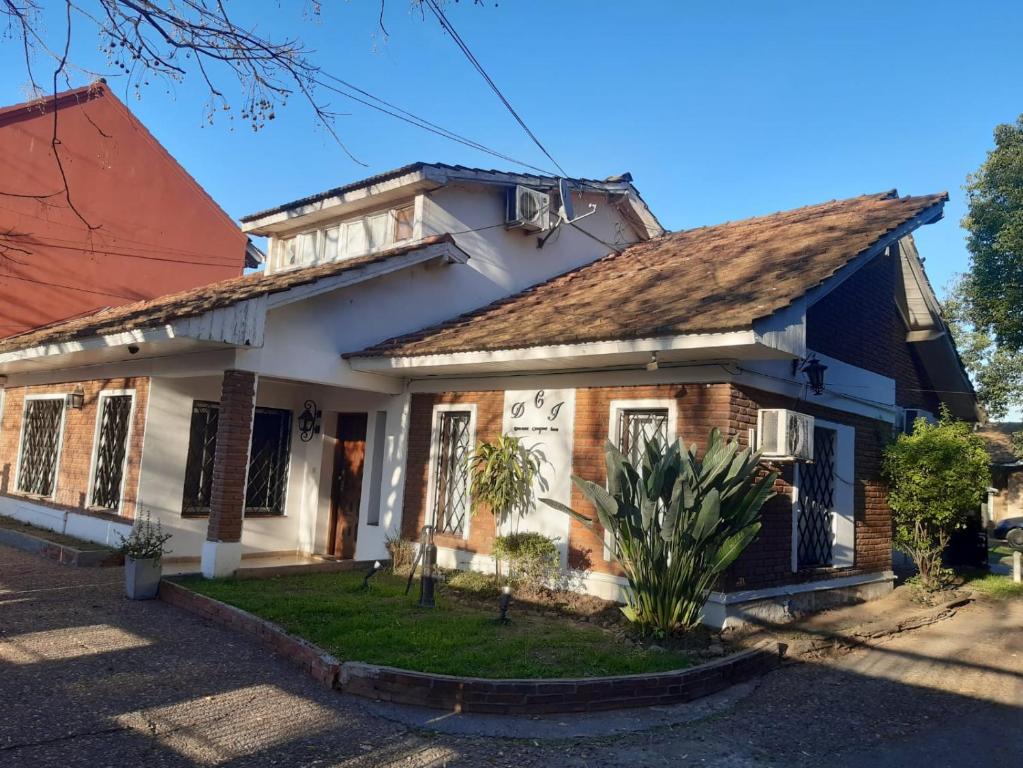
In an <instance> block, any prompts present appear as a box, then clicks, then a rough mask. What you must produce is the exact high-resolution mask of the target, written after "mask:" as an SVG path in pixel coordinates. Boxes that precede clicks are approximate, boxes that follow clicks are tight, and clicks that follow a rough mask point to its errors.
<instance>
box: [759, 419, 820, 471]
mask: <svg viewBox="0 0 1023 768" xmlns="http://www.w3.org/2000/svg"><path fill="white" fill-rule="evenodd" d="M757 448H758V449H759V450H760V452H761V454H762V455H763V457H764V458H765V459H776V460H785V461H812V460H813V416H808V415H807V414H805V413H799V412H798V411H790V410H788V409H786V408H762V409H760V410H759V411H757Z"/></svg>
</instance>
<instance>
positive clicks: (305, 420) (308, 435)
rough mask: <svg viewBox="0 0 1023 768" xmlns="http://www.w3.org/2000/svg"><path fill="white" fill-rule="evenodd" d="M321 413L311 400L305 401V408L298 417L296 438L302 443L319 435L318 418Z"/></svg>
mask: <svg viewBox="0 0 1023 768" xmlns="http://www.w3.org/2000/svg"><path fill="white" fill-rule="evenodd" d="M321 416H323V411H321V410H319V409H318V408H317V407H316V403H315V402H314V401H313V400H306V401H305V408H304V409H303V410H302V413H300V414H299V415H298V436H299V439H301V441H302V442H303V443H308V442H309V441H310V440H312V439H313V435H318V434H320V417H321Z"/></svg>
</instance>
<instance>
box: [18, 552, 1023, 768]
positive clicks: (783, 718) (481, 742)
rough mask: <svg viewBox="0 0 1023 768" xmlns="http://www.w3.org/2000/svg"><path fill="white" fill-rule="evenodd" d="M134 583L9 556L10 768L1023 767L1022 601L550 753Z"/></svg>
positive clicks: (547, 743)
mask: <svg viewBox="0 0 1023 768" xmlns="http://www.w3.org/2000/svg"><path fill="white" fill-rule="evenodd" d="M120 578H121V572H120V570H119V569H74V568H67V567H62V566H59V565H56V564H55V563H52V562H50V561H47V560H44V559H42V558H38V557H35V556H32V555H28V554H26V553H23V552H19V551H16V550H12V549H9V548H6V547H3V546H0V704H2V712H3V716H2V717H0V765H2V766H4V767H5V768H7V767H8V766H10V767H12V768H17V767H20V766H33V767H35V766H39V767H44V766H78V765H82V766H86V765H87V766H118V767H121V766H133V765H143V764H144V765H146V766H147V767H148V766H152V767H154V768H155V767H157V766H212V765H217V766H271V765H281V766H306V765H308V766H338V767H340V766H345V767H346V768H363V767H366V768H368V767H369V766H394V767H396V768H397V767H398V766H401V767H402V768H405V767H407V768H425V767H426V766H437V767H438V768H439V767H440V766H515V767H516V768H529V767H530V766H548V765H554V764H557V765H560V766H567V767H570V768H575V767H585V766H604V765H620V766H668V765H671V766H687V765H717V766H744V767H745V766H816V765H820V764H822V763H824V762H826V763H827V764H828V765H829V766H880V767H882V768H883V767H884V766H896V765H898V766H906V765H927V766H928V768H940V767H941V766H962V765H964V764H980V765H993V766H1001V765H1018V764H1020V763H1019V754H1020V753H1021V752H1023V710H1021V708H1020V707H1021V703H1023V673H1021V670H1023V664H1021V662H1023V600H1017V601H1014V602H1009V603H983V602H982V603H977V604H974V605H971V606H969V607H967V608H966V609H963V610H962V611H960V612H959V613H957V614H956V615H955V616H954V617H952V618H951V619H948V620H946V621H944V622H941V623H939V624H935V625H933V626H930V627H927V628H924V629H921V630H918V631H916V632H913V633H909V634H907V635H903V636H900V637H898V638H896V639H894V640H892V641H891V642H889V643H887V644H885V645H884V646H882V647H880V648H874V649H870V650H861V651H857V652H855V653H851V654H848V655H846V656H842V657H838V658H835V659H830V660H822V661H821V662H819V663H805V664H796V665H791V666H787V667H785V668H783V669H781V670H779V671H777V672H774V673H772V674H770V675H768V676H767V677H765V678H763V680H762V681H761V682H760V683H759V685H758V686H757V687H756V688H755V690H753V691H752V692H748V693H747V695H745V696H743V697H739V696H736V697H735V699H734V700H733V701H732V702H730V703H729V705H728V706H727V707H725V708H723V709H722V708H716V709H714V710H713V712H714V714H711V715H710V716H709V717H707V718H706V719H703V720H700V721H696V722H685V723H679V724H676V725H664V717H663V713H651V714H650V716H649V718H644V717H643V716H638V717H636V718H635V721H636V725H637V728H642V727H644V726H648V727H649V728H650V729H649V730H645V731H641V732H637V733H631V734H625V735H616V736H614V737H609V738H593V737H588V738H578V739H572V740H543V741H541V740H539V739H537V740H533V739H529V738H527V739H521V738H520V739H514V740H508V739H499V738H495V737H493V736H488V737H475V738H470V737H459V736H451V735H437V734H432V733H428V732H425V731H421V730H416V729H412V728H409V727H408V726H405V725H400V724H397V723H395V722H393V721H392V720H390V719H387V718H384V717H380V716H378V715H375V714H371V713H370V711H369V707H367V706H366V704H365V703H364V702H362V701H360V700H358V699H353V698H348V697H344V696H341V695H339V694H337V693H335V692H332V691H328V690H324V689H322V688H320V687H318V686H316V685H315V684H314V683H313V682H312V681H311V680H309V679H308V678H306V677H305V676H304V675H302V674H301V673H299V672H297V671H296V670H295V669H294V668H292V667H291V666H289V665H288V664H286V663H285V662H282V661H278V660H276V659H274V658H273V657H272V656H270V655H269V654H268V652H266V651H265V650H264V649H262V648H261V647H260V646H258V645H256V644H254V643H252V642H250V641H248V640H246V639H244V638H240V637H235V636H233V635H232V634H230V633H228V632H226V631H224V630H222V629H220V628H218V627H214V626H210V625H208V624H205V623H204V622H202V621H201V620H199V619H197V618H196V617H193V616H191V615H189V614H185V613H182V612H180V611H178V610H176V609H174V608H171V607H169V606H167V605H164V604H162V603H159V602H148V603H132V602H129V601H127V600H125V599H123V598H122V596H121V584H120ZM377 711H379V710H377ZM517 730H518V732H520V733H521V732H522V730H521V728H519V729H517Z"/></svg>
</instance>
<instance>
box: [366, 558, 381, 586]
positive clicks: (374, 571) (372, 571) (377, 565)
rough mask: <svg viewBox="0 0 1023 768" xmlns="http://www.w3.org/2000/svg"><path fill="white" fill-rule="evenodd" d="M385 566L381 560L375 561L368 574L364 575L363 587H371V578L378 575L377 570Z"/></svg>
mask: <svg viewBox="0 0 1023 768" xmlns="http://www.w3.org/2000/svg"><path fill="white" fill-rule="evenodd" d="M383 567H384V566H383V564H382V563H381V562H380V561H379V560H374V561H373V567H372V568H370V569H369V570H368V571H366V575H365V576H363V577H362V588H363V589H369V580H370V579H372V578H373V577H374V576H376V575H377V572H378V571H379V570H380V569H381V568H383Z"/></svg>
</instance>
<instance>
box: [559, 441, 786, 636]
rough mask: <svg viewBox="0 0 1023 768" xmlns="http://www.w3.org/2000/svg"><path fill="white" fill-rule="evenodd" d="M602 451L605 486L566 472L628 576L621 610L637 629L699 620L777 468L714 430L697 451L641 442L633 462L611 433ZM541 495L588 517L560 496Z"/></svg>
mask: <svg viewBox="0 0 1023 768" xmlns="http://www.w3.org/2000/svg"><path fill="white" fill-rule="evenodd" d="M605 459H606V463H607V487H605V486H604V485H602V484H600V483H595V482H593V481H591V480H586V479H584V478H581V477H573V478H572V480H573V481H574V482H575V484H576V485H577V486H578V487H579V490H581V491H582V492H583V495H584V496H585V497H586V499H587V500H588V501H589V502H590V504H592V505H593V508H594V509H595V510H596V512H597V519H598V520H599V521H600V524H601V525H602V526H603V527H604V530H605V531H607V532H608V533H609V534H610V535H611V539H612V546H613V547H614V551H615V552H616V554H617V558H618V562H619V564H620V565H621V567H622V570H623V571H624V572H625V577H626V579H627V581H628V588H627V589H626V592H625V597H626V604H625V607H623V608H622V612H623V613H624V614H625V617H626V618H627V619H628V620H629V621H631V622H633V624H635V625H636V626H637V627H638V628H639V630H640V631H641V632H643V633H653V634H655V635H659V636H662V637H663V636H665V635H668V634H670V633H672V632H676V631H680V630H686V629H689V628H691V627H693V626H695V625H696V624H698V623H699V621H700V614H701V612H702V611H703V606H704V605H705V604H706V602H707V597H708V595H709V594H710V589H711V587H713V585H714V582H715V581H717V578H718V576H719V575H720V574H721V573H723V572H724V571H725V569H726V568H728V566H729V565H731V564H732V563H733V562H734V561H735V559H736V558H737V557H739V555H740V554H742V552H743V550H745V549H746V547H747V546H748V545H749V544H750V542H752V541H753V539H754V538H756V535H757V533H759V531H760V525H761V523H760V509H761V507H762V506H763V505H764V502H766V501H767V500H768V499H769V498H770V497H771V496H772V495H773V492H772V488H773V485H774V481H775V478H776V477H777V475H776V474H775V473H764V472H762V470H761V468H760V454H759V453H755V452H754V451H752V450H751V449H749V448H746V449H744V450H739V446H738V444H737V443H736V442H735V441H729V442H725V441H724V440H723V439H722V437H721V433H720V431H718V430H717V429H714V430H713V431H712V432H711V433H710V440H709V441H708V446H707V450H706V452H704V454H703V458H702V459H701V458H699V457H698V456H697V453H696V446H693V447H692V448H690V449H688V450H686V448H685V447H684V446H683V445H682V442H681V441H678V442H676V443H674V444H673V445H671V446H669V447H668V448H662V447H661V446H660V445H658V443H657V442H656V441H652V442H649V443H647V444H646V446H645V450H644V455H643V462H642V465H641V466H639V467H635V466H633V465H632V463H631V462H629V461H628V459H626V458H625V456H623V455H622V453H621V451H619V450H618V449H617V448H616V447H615V446H614V444H613V443H611V442H610V441H609V442H608V443H607V445H606V448H605ZM541 501H543V503H544V504H547V505H548V506H550V507H553V508H554V509H558V510H561V511H562V512H566V513H568V514H569V515H572V516H573V517H575V518H576V519H578V520H580V521H582V522H583V523H584V524H585V525H592V524H593V520H592V519H591V518H589V517H587V516H585V515H581V514H579V513H578V512H575V511H574V510H572V509H570V508H569V507H566V506H565V505H564V504H561V503H560V502H557V501H554V500H553V499H541Z"/></svg>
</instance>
